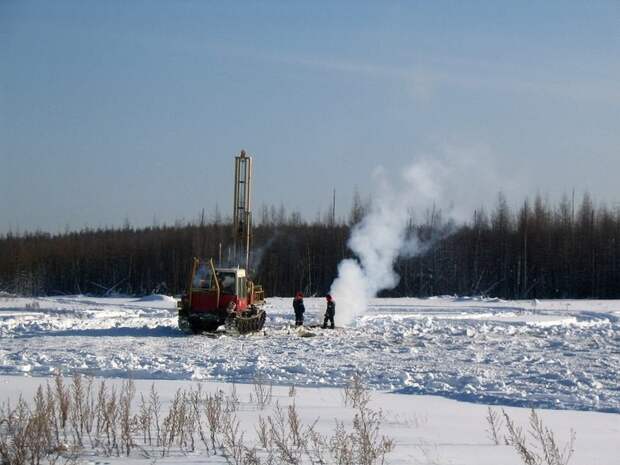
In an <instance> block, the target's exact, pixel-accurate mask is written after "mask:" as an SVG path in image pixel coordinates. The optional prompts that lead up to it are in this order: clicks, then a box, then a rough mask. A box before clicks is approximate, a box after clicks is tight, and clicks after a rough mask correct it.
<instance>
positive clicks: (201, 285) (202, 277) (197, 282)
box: [192, 263, 212, 289]
mask: <svg viewBox="0 0 620 465" xmlns="http://www.w3.org/2000/svg"><path fill="white" fill-rule="evenodd" d="M192 287H193V288H195V289H210V288H211V287H212V286H211V268H210V267H209V266H208V265H207V264H206V263H201V264H200V265H199V266H198V268H197V269H196V274H194V280H193V281H192Z"/></svg>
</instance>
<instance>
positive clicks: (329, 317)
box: [323, 294, 336, 329]
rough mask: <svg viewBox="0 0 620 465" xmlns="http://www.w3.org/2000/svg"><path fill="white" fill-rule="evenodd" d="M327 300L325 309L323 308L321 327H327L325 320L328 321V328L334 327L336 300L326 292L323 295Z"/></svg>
mask: <svg viewBox="0 0 620 465" xmlns="http://www.w3.org/2000/svg"><path fill="white" fill-rule="evenodd" d="M325 299H326V300H327V309H326V310H325V319H324V320H323V329H325V328H327V322H328V321H329V322H330V328H331V329H334V316H335V315H336V302H334V299H332V296H331V295H329V294H327V295H326V296H325Z"/></svg>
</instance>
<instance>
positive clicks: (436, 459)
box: [0, 376, 620, 465]
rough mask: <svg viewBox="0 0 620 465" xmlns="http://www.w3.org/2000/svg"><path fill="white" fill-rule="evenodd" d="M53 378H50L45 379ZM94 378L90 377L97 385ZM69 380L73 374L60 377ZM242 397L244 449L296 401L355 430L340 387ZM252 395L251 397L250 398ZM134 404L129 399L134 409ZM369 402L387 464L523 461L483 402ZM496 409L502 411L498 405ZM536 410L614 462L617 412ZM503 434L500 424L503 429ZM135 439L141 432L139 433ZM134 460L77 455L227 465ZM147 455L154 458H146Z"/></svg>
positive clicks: (172, 383) (584, 448) (320, 419)
mask: <svg viewBox="0 0 620 465" xmlns="http://www.w3.org/2000/svg"><path fill="white" fill-rule="evenodd" d="M45 381H46V380H45V379H40V378H33V377H18V376H0V393H1V394H2V398H3V399H6V398H9V397H10V398H11V399H13V400H15V399H16V398H17V397H18V396H19V395H23V396H24V397H25V398H27V399H30V398H31V397H32V396H33V395H34V393H35V390H36V388H37V386H39V385H40V384H41V383H45ZM50 381H51V380H50ZM98 381H99V380H95V382H96V383H97V382H98ZM121 382H122V380H118V379H107V380H106V383H109V384H111V385H115V386H116V388H117V389H120V384H121ZM65 383H66V384H70V383H71V380H70V379H65ZM151 383H155V388H156V390H157V392H158V393H159V395H160V398H161V401H162V404H163V405H162V412H164V414H165V412H167V411H168V409H169V407H170V404H171V401H172V399H173V398H174V396H175V393H176V392H177V390H178V389H182V390H192V389H196V388H197V385H198V383H199V382H195V381H193V382H192V381H181V380H157V381H150V380H135V386H136V394H137V395H136V399H139V398H140V394H144V395H145V396H148V392H149V390H150V388H151ZM200 384H201V385H202V389H203V391H204V392H208V393H212V394H215V393H216V392H217V391H223V392H224V393H226V395H230V393H231V392H232V389H233V388H232V385H231V384H223V383H215V382H200ZM234 390H235V391H236V394H237V397H238V399H239V408H238V411H237V417H238V419H239V421H240V432H244V441H245V443H246V444H247V445H248V446H251V445H254V444H256V443H257V442H258V439H257V433H256V426H257V423H258V418H259V416H262V417H263V418H266V417H268V416H272V417H273V416H274V414H275V407H276V405H279V406H280V407H282V408H284V409H286V408H287V407H288V406H289V405H292V404H293V403H294V404H295V407H296V410H297V412H298V413H299V415H300V418H301V422H302V424H303V425H306V426H307V425H311V424H313V423H314V422H316V429H317V430H318V431H319V432H321V433H322V434H325V435H331V434H333V431H334V429H335V425H336V420H338V421H342V422H343V423H344V424H345V427H346V428H347V430H349V431H350V430H351V428H352V418H353V415H354V413H355V409H354V408H352V407H350V406H348V407H347V406H345V405H344V402H343V396H342V389H337V388H303V387H296V390H295V395H294V396H293V397H291V396H290V395H289V387H287V386H275V387H274V388H273V397H272V400H271V402H270V403H269V404H267V405H266V406H265V408H264V409H263V410H261V409H260V408H259V406H258V405H257V403H256V402H255V399H256V396H255V394H254V387H253V386H252V385H251V384H236V385H235V387H234ZM251 399H253V400H251ZM136 404H137V402H134V409H135V408H136ZM369 407H370V408H371V409H373V410H381V411H382V416H383V419H382V424H381V428H380V433H381V434H383V435H386V436H388V437H390V438H392V439H393V440H394V443H395V449H394V450H393V452H392V453H390V454H389V455H388V460H387V462H386V463H387V464H392V465H401V464H402V465H405V464H406V465H411V464H424V465H431V464H435V465H448V464H450V465H461V464H463V465H464V464H476V465H497V464H502V465H518V464H522V462H521V461H520V459H519V458H518V456H517V454H516V452H515V451H514V450H513V448H512V447H511V446H506V445H495V444H494V443H493V442H492V441H491V439H490V438H489V437H488V432H487V429H488V424H487V423H486V420H485V417H486V415H487V408H486V406H483V405H476V404H471V403H462V402H457V401H454V400H449V399H445V398H440V397H434V396H404V395H400V394H390V393H384V392H374V393H372V394H371V400H370V403H369ZM505 410H506V412H507V413H508V414H509V415H510V417H511V418H512V419H513V420H514V421H515V422H516V423H517V424H519V425H521V426H526V425H527V421H528V414H529V412H528V410H527V409H523V408H515V407H506V408H505ZM498 411H499V410H498ZM539 414H540V416H541V418H542V420H543V422H544V424H545V425H546V426H548V427H549V428H550V429H552V430H553V431H554V434H555V436H556V439H557V440H558V442H559V443H560V445H562V444H563V443H564V442H565V441H566V440H567V439H568V437H569V435H570V430H571V429H574V430H575V431H576V437H577V440H576V443H575V454H574V456H573V459H572V461H571V463H572V464H576V465H587V464H598V465H615V464H617V456H616V455H617V454H616V453H617V441H618V438H619V437H620V417H619V416H618V415H615V414H605V413H597V412H579V411H561V410H543V411H539ZM502 431H503V432H505V428H504V429H502ZM136 439H137V440H138V442H139V439H140V437H139V435H138V437H137V438H136ZM144 449H145V450H144V451H142V452H136V453H135V454H132V455H131V457H129V458H127V457H115V456H112V457H104V456H100V455H99V456H94V455H92V451H88V450H86V451H85V452H84V453H83V454H82V459H83V462H84V463H89V464H95V463H97V464H104V463H105V464H113V465H116V464H123V463H135V464H146V463H161V464H181V463H183V464H185V463H187V464H191V463H209V464H224V463H227V462H226V461H225V459H224V458H223V457H222V456H221V455H217V456H213V455H210V456H207V454H206V453H205V452H204V450H201V451H196V452H191V453H190V452H181V451H180V450H179V449H178V448H173V449H172V450H171V451H170V455H169V456H166V457H159V456H158V455H157V451H156V450H154V449H149V448H148V447H145V448H144ZM146 455H151V456H150V457H147V456H146Z"/></svg>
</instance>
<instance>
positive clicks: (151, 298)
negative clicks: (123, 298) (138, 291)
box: [134, 294, 177, 302]
mask: <svg viewBox="0 0 620 465" xmlns="http://www.w3.org/2000/svg"><path fill="white" fill-rule="evenodd" d="M176 301H177V299H175V298H174V297H171V296H169V295H163V294H151V295H145V296H144V297H140V298H139V299H136V300H134V302H176Z"/></svg>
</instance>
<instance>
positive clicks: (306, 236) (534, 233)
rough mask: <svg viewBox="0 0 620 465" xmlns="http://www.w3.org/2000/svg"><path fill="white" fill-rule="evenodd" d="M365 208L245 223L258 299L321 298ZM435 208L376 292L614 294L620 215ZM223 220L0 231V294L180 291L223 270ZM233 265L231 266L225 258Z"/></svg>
mask: <svg viewBox="0 0 620 465" xmlns="http://www.w3.org/2000/svg"><path fill="white" fill-rule="evenodd" d="M369 208H370V205H369V203H367V202H366V203H365V202H361V201H360V200H359V197H356V200H355V201H354V204H353V207H352V209H351V211H350V213H349V215H348V217H347V218H346V219H336V218H335V215H332V214H326V215H319V217H318V218H317V219H315V220H314V221H306V220H304V219H303V218H302V217H301V215H300V214H299V213H297V212H293V213H290V214H289V213H287V212H286V210H285V209H284V207H282V206H281V207H280V208H279V209H276V208H274V207H271V208H266V207H263V209H262V211H261V212H260V214H259V215H258V218H257V219H256V220H255V226H254V229H253V236H252V244H253V247H252V249H253V252H252V258H251V270H252V275H253V277H254V279H255V281H256V282H258V283H260V284H262V285H263V287H264V288H265V290H266V294H267V296H269V295H273V296H290V295H293V294H294V293H295V291H297V290H302V291H303V292H304V293H305V294H306V295H323V294H325V293H326V292H328V291H329V287H330V285H331V283H332V281H333V280H334V278H335V277H336V274H337V267H338V263H339V262H340V261H341V260H342V259H343V258H348V257H351V256H352V255H353V254H352V252H351V251H350V250H349V248H348V247H347V241H348V238H349V234H350V231H351V228H354V227H355V225H356V224H357V223H358V222H360V221H361V220H362V218H363V217H364V214H365V212H366V211H367V210H368V209H369ZM445 216H447V215H444V214H443V213H442V212H441V211H440V210H436V209H431V210H427V211H425V212H418V213H417V215H415V216H414V215H413V214H412V216H411V219H410V221H409V224H408V234H409V235H410V236H411V235H415V236H417V237H418V239H419V240H420V241H421V243H422V244H423V245H424V246H423V247H422V249H421V250H422V253H420V254H418V255H416V256H413V257H409V258H400V259H398V260H397V262H396V263H395V269H396V271H397V273H398V274H399V275H400V277H401V279H400V282H399V284H398V286H397V287H396V288H394V289H391V290H386V291H384V292H383V294H382V295H383V296H418V297H424V296H431V295H448V294H449V295H484V296H494V297H501V298H508V299H517V298H519V299H534V298H620V285H619V282H620V280H619V278H620V209H618V208H615V209H610V208H608V207H607V206H604V205H600V206H598V205H595V204H594V202H593V201H592V199H591V197H590V196H589V195H588V194H585V195H584V196H583V198H582V199H580V200H579V202H575V201H574V199H569V198H568V197H564V198H563V199H562V200H561V201H560V202H558V203H557V204H554V205H550V204H549V202H548V201H546V200H544V199H543V198H542V197H541V196H537V197H536V198H535V199H534V200H533V201H530V200H525V201H524V202H523V203H522V204H521V205H520V206H519V207H518V208H511V207H509V205H508V202H507V201H506V199H505V197H504V196H503V195H502V194H499V195H498V199H497V201H496V202H495V205H494V207H493V208H491V209H490V210H489V211H488V212H487V211H485V210H484V209H482V208H481V209H478V210H476V211H474V212H472V216H471V219H470V220H469V221H467V222H463V223H462V224H456V223H454V222H453V221H451V220H449V219H446V218H445ZM231 228H232V226H231V222H230V220H229V219H226V218H222V217H221V215H219V213H217V211H216V214H215V215H214V216H213V218H207V217H206V215H205V214H204V212H203V213H202V214H201V215H199V217H198V219H196V220H194V221H187V222H176V223H175V224H174V225H153V226H149V227H142V228H136V227H132V226H131V225H130V224H129V223H128V222H127V223H126V224H125V225H124V226H122V227H118V228H96V229H95V228H84V229H82V230H79V231H67V232H64V233H59V234H50V233H45V232H22V233H13V232H9V233H6V234H4V235H2V236H0V292H7V293H11V294H18V295H52V294H93V295H111V294H114V293H118V294H129V295H143V294H148V293H152V292H159V293H169V294H175V295H177V294H180V293H182V292H183V291H184V290H185V289H186V287H187V285H188V280H189V273H190V268H191V261H192V258H193V257H195V256H199V257H204V258H209V257H213V258H214V260H215V261H216V262H218V261H219V262H221V263H222V264H224V265H226V264H231V263H229V262H230V261H231V260H230V258H229V255H230V253H229V251H230V250H231V239H230V238H231V236H232V234H231ZM233 264H234V263H233Z"/></svg>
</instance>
